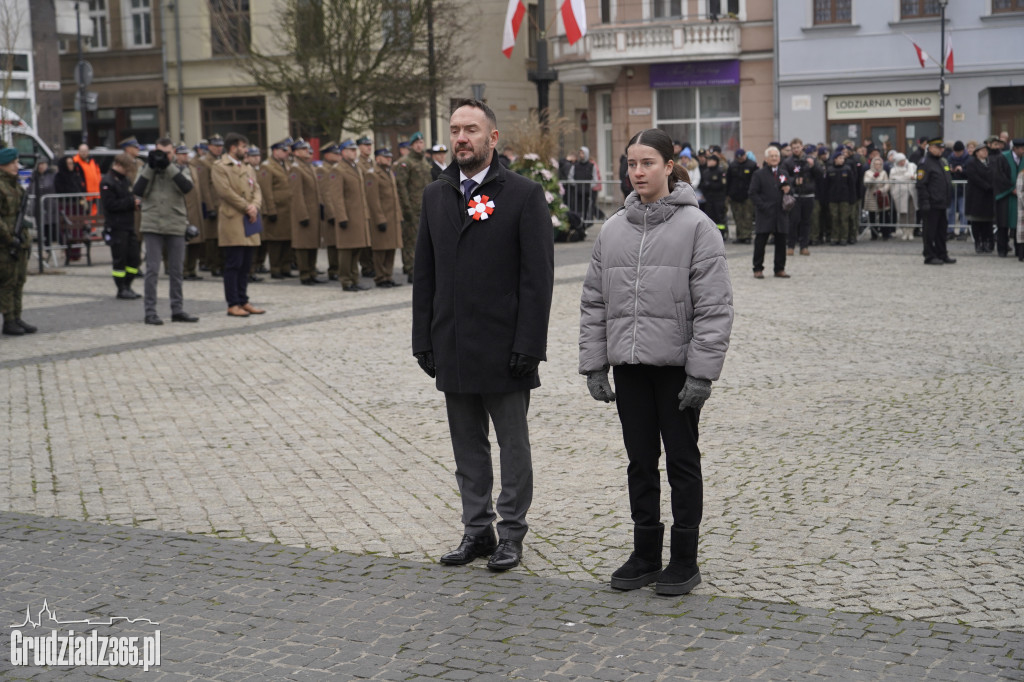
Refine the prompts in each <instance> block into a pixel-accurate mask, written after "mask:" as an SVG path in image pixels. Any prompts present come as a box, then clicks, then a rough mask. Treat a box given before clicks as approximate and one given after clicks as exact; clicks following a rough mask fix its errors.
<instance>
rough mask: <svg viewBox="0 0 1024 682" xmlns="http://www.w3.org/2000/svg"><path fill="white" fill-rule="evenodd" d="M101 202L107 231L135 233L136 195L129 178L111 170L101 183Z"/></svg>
mask: <svg viewBox="0 0 1024 682" xmlns="http://www.w3.org/2000/svg"><path fill="white" fill-rule="evenodd" d="M100 201H101V202H102V203H103V214H104V215H105V216H106V219H105V225H106V229H109V230H111V231H117V230H126V231H132V232H134V231H135V195H134V194H132V186H131V183H130V182H129V181H128V178H126V177H125V176H123V175H121V174H120V173H118V172H117V171H116V170H114V169H113V168H111V169H110V171H109V172H108V173H107V174H106V175H104V176H103V180H102V181H101V182H100Z"/></svg>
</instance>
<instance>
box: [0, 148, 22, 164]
mask: <svg viewBox="0 0 1024 682" xmlns="http://www.w3.org/2000/svg"><path fill="white" fill-rule="evenodd" d="M17 158H18V150H17V149H15V148H14V147H4V148H3V149H0V166H6V165H7V164H9V163H10V162H11V161H14V160H15V159H17Z"/></svg>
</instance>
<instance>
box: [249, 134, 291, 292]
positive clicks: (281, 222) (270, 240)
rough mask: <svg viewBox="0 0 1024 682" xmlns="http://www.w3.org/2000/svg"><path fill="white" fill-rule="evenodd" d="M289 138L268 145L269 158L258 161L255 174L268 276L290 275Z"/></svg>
mask: <svg viewBox="0 0 1024 682" xmlns="http://www.w3.org/2000/svg"><path fill="white" fill-rule="evenodd" d="M292 142H293V140H292V138H290V137H287V138H285V139H283V140H281V141H280V142H275V143H274V144H272V145H270V158H269V159H267V160H266V161H264V162H263V163H262V164H261V165H260V169H259V172H258V173H256V177H257V179H258V181H259V183H260V191H261V192H263V207H262V211H263V235H262V240H261V241H264V242H266V244H267V256H268V257H269V258H270V277H271V278H272V279H284V278H286V277H291V276H292V266H291V262H292V255H291V239H292V189H291V186H290V185H289V183H288V166H289V164H290V161H289V159H288V157H289V155H290V153H291V148H292Z"/></svg>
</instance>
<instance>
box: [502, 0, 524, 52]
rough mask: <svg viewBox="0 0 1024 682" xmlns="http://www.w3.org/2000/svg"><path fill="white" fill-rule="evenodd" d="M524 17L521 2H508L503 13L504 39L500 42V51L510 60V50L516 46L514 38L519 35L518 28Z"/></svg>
mask: <svg viewBox="0 0 1024 682" xmlns="http://www.w3.org/2000/svg"><path fill="white" fill-rule="evenodd" d="M525 15H526V5H524V4H523V0H508V9H507V10H506V11H505V37H504V39H503V40H502V41H501V51H502V53H504V55H505V56H506V57H508V58H509V59H512V48H513V47H515V46H516V36H517V35H519V27H520V26H521V25H522V23H523V17H524V16H525Z"/></svg>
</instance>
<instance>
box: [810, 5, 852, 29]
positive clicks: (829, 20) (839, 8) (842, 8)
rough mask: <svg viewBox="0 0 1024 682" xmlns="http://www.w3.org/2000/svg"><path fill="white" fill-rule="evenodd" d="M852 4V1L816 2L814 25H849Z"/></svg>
mask: <svg viewBox="0 0 1024 682" xmlns="http://www.w3.org/2000/svg"><path fill="white" fill-rule="evenodd" d="M852 4H853V3H852V0H814V25H815V26H822V25H828V24H849V23H850V22H851V21H852V20H853V10H852V8H851V5H852Z"/></svg>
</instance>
